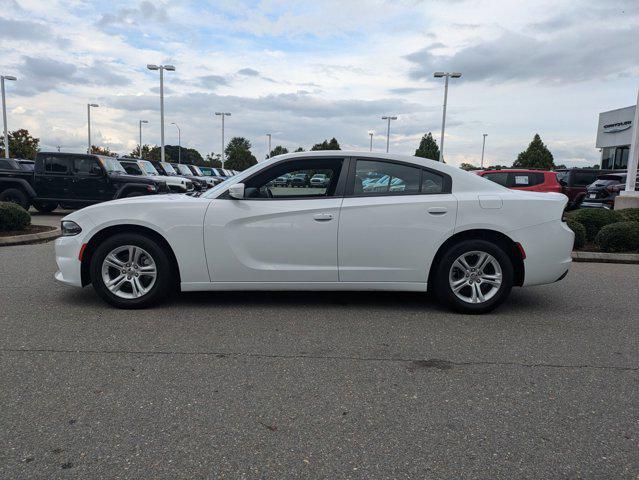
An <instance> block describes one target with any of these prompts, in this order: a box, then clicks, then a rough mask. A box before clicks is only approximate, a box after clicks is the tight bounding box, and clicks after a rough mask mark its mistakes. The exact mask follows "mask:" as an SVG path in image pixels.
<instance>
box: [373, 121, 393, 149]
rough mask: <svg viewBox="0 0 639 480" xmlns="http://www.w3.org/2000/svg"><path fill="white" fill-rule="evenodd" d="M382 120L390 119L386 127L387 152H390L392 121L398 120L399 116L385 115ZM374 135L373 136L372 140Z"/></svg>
mask: <svg viewBox="0 0 639 480" xmlns="http://www.w3.org/2000/svg"><path fill="white" fill-rule="evenodd" d="M382 120H388V126H387V127H386V153H388V147H389V145H390V122H391V120H397V117H391V116H384V117H382ZM372 139H373V137H371V140H372Z"/></svg>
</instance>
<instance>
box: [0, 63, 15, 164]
mask: <svg viewBox="0 0 639 480" xmlns="http://www.w3.org/2000/svg"><path fill="white" fill-rule="evenodd" d="M0 79H1V81H2V121H3V122H4V157H5V158H9V130H8V129H7V100H6V97H5V94H4V81H5V80H12V81H14V82H15V81H16V80H17V78H16V77H14V76H12V75H2V76H1V77H0Z"/></svg>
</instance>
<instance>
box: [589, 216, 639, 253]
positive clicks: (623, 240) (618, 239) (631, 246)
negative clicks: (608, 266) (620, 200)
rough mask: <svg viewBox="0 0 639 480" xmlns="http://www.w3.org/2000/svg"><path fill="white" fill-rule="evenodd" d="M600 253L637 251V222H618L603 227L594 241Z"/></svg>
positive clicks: (638, 247)
mask: <svg viewBox="0 0 639 480" xmlns="http://www.w3.org/2000/svg"><path fill="white" fill-rule="evenodd" d="M595 242H596V243H597V245H599V248H600V249H601V251H602V252H635V251H638V250H639V222H618V223H613V224H610V225H606V226H605V227H603V228H602V229H601V230H600V231H599V233H598V234H597V238H596V239H595Z"/></svg>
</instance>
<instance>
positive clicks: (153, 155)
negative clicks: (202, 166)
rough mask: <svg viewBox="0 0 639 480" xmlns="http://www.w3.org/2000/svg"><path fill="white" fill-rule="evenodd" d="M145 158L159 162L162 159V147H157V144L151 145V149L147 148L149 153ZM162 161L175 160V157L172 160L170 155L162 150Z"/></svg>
mask: <svg viewBox="0 0 639 480" xmlns="http://www.w3.org/2000/svg"><path fill="white" fill-rule="evenodd" d="M165 147H166V145H165ZM147 160H151V161H152V162H159V161H160V160H162V149H161V148H160V147H158V146H157V145H156V146H153V147H151V149H150V150H149V155H148V157H147ZM164 161H165V162H173V161H177V157H176V160H173V159H172V158H171V155H169V154H168V152H167V151H166V150H164Z"/></svg>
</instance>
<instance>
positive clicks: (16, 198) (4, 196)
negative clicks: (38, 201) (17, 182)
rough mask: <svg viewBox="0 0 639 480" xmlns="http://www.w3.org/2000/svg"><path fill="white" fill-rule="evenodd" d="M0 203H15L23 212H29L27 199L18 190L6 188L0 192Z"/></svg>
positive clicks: (25, 195)
mask: <svg viewBox="0 0 639 480" xmlns="http://www.w3.org/2000/svg"><path fill="white" fill-rule="evenodd" d="M0 202H9V203H15V204H17V205H20V206H21V207H22V208H24V209H25V210H29V204H30V201H29V197H28V196H27V194H26V193H24V192H23V191H22V190H20V189H19V188H7V189H6V190H3V191H2V192H0Z"/></svg>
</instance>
